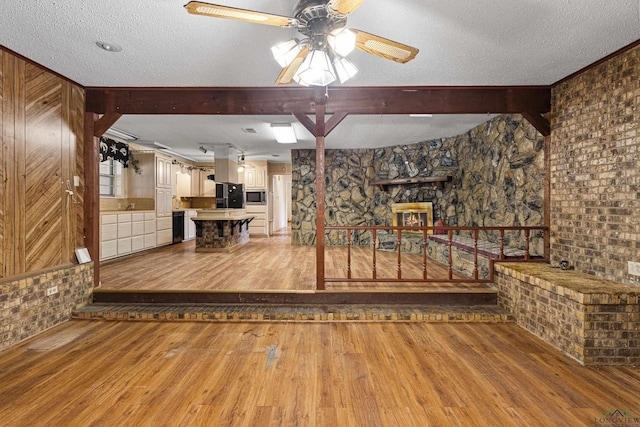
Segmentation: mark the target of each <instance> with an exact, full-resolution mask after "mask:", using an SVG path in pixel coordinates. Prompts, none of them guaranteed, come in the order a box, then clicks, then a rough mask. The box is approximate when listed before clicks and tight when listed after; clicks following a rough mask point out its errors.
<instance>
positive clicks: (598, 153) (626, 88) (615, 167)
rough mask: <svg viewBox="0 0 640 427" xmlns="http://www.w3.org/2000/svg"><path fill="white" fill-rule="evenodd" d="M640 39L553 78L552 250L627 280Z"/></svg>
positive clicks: (639, 118) (639, 122)
mask: <svg viewBox="0 0 640 427" xmlns="http://www.w3.org/2000/svg"><path fill="white" fill-rule="evenodd" d="M639 60H640V46H637V47H635V48H632V49H630V50H628V51H626V52H624V53H622V54H620V55H618V56H616V57H614V58H612V59H610V60H608V61H606V62H604V63H603V64H601V65H598V66H596V67H594V68H592V69H590V70H588V71H586V72H583V73H581V74H579V75H578V76H576V77H574V78H572V79H570V80H568V81H565V82H562V83H560V84H558V85H556V86H555V87H554V88H553V89H552V104H551V105H552V107H551V117H550V119H551V128H552V135H551V159H550V160H551V257H552V262H553V263H558V261H560V260H562V259H565V260H568V261H569V262H570V263H571V265H573V266H575V268H576V270H577V271H580V272H584V273H588V274H591V275H595V276H598V277H602V278H606V279H610V280H613V281H616V282H622V283H627V284H636V285H637V284H640V278H638V277H636V276H630V275H629V274H628V272H627V262H628V261H637V262H640V251H639V249H640V133H639V131H638V128H639V127H640V63H639Z"/></svg>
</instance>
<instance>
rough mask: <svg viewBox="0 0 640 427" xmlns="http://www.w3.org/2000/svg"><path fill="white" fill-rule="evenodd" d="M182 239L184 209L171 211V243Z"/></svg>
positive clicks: (179, 241)
mask: <svg viewBox="0 0 640 427" xmlns="http://www.w3.org/2000/svg"><path fill="white" fill-rule="evenodd" d="M183 240H184V211H173V243H174V244H175V243H181V242H182V241H183Z"/></svg>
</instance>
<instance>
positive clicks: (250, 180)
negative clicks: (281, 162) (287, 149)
mask: <svg viewBox="0 0 640 427" xmlns="http://www.w3.org/2000/svg"><path fill="white" fill-rule="evenodd" d="M244 185H245V188H246V189H247V190H264V189H266V188H267V169H266V167H265V168H263V167H257V168H255V169H254V168H250V167H247V168H246V169H245V171H244Z"/></svg>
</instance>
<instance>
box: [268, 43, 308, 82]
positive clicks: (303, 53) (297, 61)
mask: <svg viewBox="0 0 640 427" xmlns="http://www.w3.org/2000/svg"><path fill="white" fill-rule="evenodd" d="M308 54H309V48H308V47H303V48H302V49H300V52H298V55H296V57H295V58H293V61H291V64H289V65H287V66H286V67H284V68H283V69H282V71H280V75H279V76H278V78H277V79H276V82H275V84H276V85H278V86H280V85H289V84H291V83H293V76H294V75H295V74H296V71H298V68H300V66H301V65H302V62H303V61H304V59H305V58H306V57H307V55H308Z"/></svg>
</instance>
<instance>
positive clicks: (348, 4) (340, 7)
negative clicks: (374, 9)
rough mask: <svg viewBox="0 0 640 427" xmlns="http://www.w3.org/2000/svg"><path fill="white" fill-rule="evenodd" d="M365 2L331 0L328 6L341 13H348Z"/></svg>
mask: <svg viewBox="0 0 640 427" xmlns="http://www.w3.org/2000/svg"><path fill="white" fill-rule="evenodd" d="M364 2H365V0H331V1H329V3H328V4H327V6H329V9H331V10H332V11H334V12H336V13H338V14H340V15H347V14H349V13H351V12H353V11H354V10H356V9H357V8H359V7H360V5H361V4H362V3H364Z"/></svg>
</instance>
